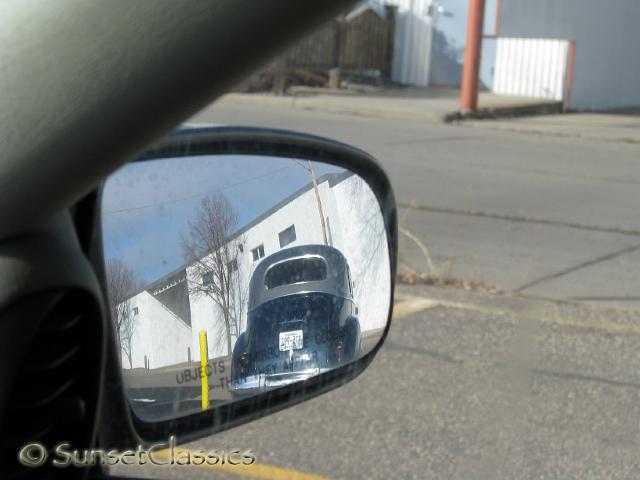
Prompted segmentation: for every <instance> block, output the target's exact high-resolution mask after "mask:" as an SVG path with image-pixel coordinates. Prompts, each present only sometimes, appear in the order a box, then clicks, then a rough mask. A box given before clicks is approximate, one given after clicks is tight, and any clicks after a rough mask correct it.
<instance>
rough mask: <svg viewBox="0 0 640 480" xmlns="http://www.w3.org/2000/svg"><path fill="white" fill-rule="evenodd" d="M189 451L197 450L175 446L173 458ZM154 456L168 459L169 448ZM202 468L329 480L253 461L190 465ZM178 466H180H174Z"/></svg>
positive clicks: (280, 479)
mask: <svg viewBox="0 0 640 480" xmlns="http://www.w3.org/2000/svg"><path fill="white" fill-rule="evenodd" d="M187 451H191V452H197V451H198V450H190V449H184V448H175V449H174V455H175V458H177V457H178V455H180V454H181V453H184V452H187ZM153 455H154V458H155V457H158V458H161V459H163V460H169V459H170V458H171V453H170V450H169V449H165V450H160V451H158V452H154V454H153ZM193 467H195V468H204V469H207V470H212V471H216V472H225V473H231V474H233V475H239V476H243V477H245V478H253V479H259V480H331V479H330V478H329V477H324V476H322V475H316V474H315V473H306V472H300V471H298V470H293V469H290V468H284V467H277V466H275V465H269V464H266V463H254V464H252V465H229V464H224V465H223V464H219V463H218V464H215V465H210V464H208V463H203V464H202V465H192V466H191V468H193ZM175 468H180V467H175Z"/></svg>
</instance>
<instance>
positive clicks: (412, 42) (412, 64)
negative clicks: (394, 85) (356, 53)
mask: <svg viewBox="0 0 640 480" xmlns="http://www.w3.org/2000/svg"><path fill="white" fill-rule="evenodd" d="M431 2H432V0H386V1H382V0H369V1H368V2H367V3H368V4H369V5H371V6H373V7H376V8H377V9H379V11H380V12H383V11H384V9H383V8H382V7H383V5H384V4H387V5H395V6H397V7H398V15H397V17H396V24H395V36H394V45H393V64H392V66H391V79H392V80H393V81H395V82H398V83H401V84H403V85H413V86H416V87H426V86H428V85H429V67H430V64H431V40H432V27H433V25H432V18H431V17H430V16H429V6H430V5H431Z"/></svg>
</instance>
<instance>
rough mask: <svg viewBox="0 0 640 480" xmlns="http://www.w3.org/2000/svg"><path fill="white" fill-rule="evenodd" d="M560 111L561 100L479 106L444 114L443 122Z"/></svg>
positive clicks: (525, 115) (549, 113)
mask: <svg viewBox="0 0 640 480" xmlns="http://www.w3.org/2000/svg"><path fill="white" fill-rule="evenodd" d="M556 113H562V102H549V103H537V104H534V105H516V106H513V107H497V108H491V107H488V108H481V109H479V110H477V111H475V112H466V113H463V112H460V111H456V112H451V113H448V114H446V115H445V116H444V118H443V121H444V122H445V123H451V122H458V121H464V120H485V119H491V120H496V119H500V118H512V117H530V116H534V115H551V114H556Z"/></svg>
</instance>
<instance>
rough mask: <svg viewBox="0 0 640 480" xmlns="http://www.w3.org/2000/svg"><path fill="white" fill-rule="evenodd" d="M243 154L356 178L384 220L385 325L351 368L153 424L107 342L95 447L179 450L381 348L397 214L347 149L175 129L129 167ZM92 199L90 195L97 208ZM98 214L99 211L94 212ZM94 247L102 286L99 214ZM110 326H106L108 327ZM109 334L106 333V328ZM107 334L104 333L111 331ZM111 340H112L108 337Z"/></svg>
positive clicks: (312, 391) (356, 153) (374, 169)
mask: <svg viewBox="0 0 640 480" xmlns="http://www.w3.org/2000/svg"><path fill="white" fill-rule="evenodd" d="M212 154H247V155H276V156H281V157H290V158H303V159H308V160H312V161H313V160H316V161H321V162H325V163H330V164H333V165H337V166H341V167H344V168H346V169H348V170H350V171H352V172H353V173H356V174H357V175H359V176H360V177H362V178H363V179H364V180H365V181H366V182H367V184H368V185H369V186H370V187H371V189H372V190H373V192H374V193H375V195H376V198H377V200H378V203H379V205H380V210H381V212H382V214H383V217H384V224H385V229H386V233H387V243H388V245H387V246H388V250H389V257H390V269H391V272H390V274H391V298H390V303H389V312H388V321H387V325H386V327H385V329H384V333H383V335H382V337H381V338H380V340H379V341H378V343H377V344H376V346H375V347H374V348H373V349H372V350H371V351H370V352H369V353H368V354H366V355H365V356H364V357H362V358H360V359H358V360H356V361H355V362H353V363H351V364H348V365H345V366H343V367H339V368H337V369H335V370H332V371H330V372H327V373H324V374H322V375H319V376H317V377H314V378H312V379H309V380H307V381H305V382H302V383H299V384H294V385H290V386H286V387H282V388H280V389H277V390H274V391H270V392H267V393H264V394H261V395H257V396H255V397H252V398H249V399H245V400H241V401H238V402H236V403H231V404H227V405H222V406H219V407H216V408H212V409H210V410H207V411H205V412H200V413H195V414H191V415H188V416H186V417H181V418H177V419H172V420H164V421H160V422H144V421H142V420H141V419H139V418H137V417H136V416H135V414H134V413H133V411H132V410H131V407H130V405H129V403H128V401H127V399H126V397H125V394H124V386H123V383H122V375H121V371H120V359H119V356H118V348H117V345H116V344H115V340H114V341H111V342H110V343H109V349H108V350H109V351H108V352H107V353H108V359H107V365H106V366H107V369H106V382H105V390H104V398H103V403H102V405H103V409H102V414H101V420H100V444H101V446H103V447H110V448H111V447H113V448H115V447H131V446H134V445H138V444H142V445H150V444H153V443H158V442H165V443H166V442H167V441H168V439H169V436H170V435H175V436H176V439H177V441H178V442H179V443H184V442H186V441H191V440H194V439H197V438H201V437H203V436H206V435H211V434H213V433H218V432H221V431H223V430H227V429H229V428H232V427H235V426H238V425H241V424H243V423H246V422H249V421H252V420H256V419H258V418H261V417H264V416H266V415H270V414H272V413H275V412H277V411H279V410H282V409H284V408H287V407H290V406H293V405H296V404H298V403H301V402H303V401H306V400H309V399H311V398H313V397H316V396H317V395H320V394H322V393H326V392H328V391H330V390H333V389H334V388H337V387H339V386H341V385H343V384H345V383H347V382H349V381H350V380H352V379H354V378H355V377H357V376H358V375H359V374H360V373H362V372H363V371H364V370H365V368H366V367H367V366H368V365H369V364H370V363H371V361H372V360H373V358H374V357H375V355H376V353H377V352H378V350H379V349H380V347H381V346H382V344H383V343H384V341H385V339H386V337H387V334H388V332H389V328H390V326H391V315H392V312H393V298H394V291H395V274H396V262H397V245H398V235H397V211H396V205H395V199H394V195H393V191H392V188H391V184H390V182H389V179H388V177H387V175H386V174H385V172H384V170H383V169H382V167H381V166H380V165H379V164H378V162H377V161H376V160H375V159H374V158H373V157H372V156H370V155H369V154H367V153H365V152H364V151H362V150H359V149H357V148H355V147H352V146H349V145H346V144H343V143H340V142H337V141H334V140H330V139H327V138H323V137H318V136H314V135H309V134H303V133H296V132H292V131H288V130H277V129H265V128H253V127H234V126H224V127H210V126H203V127H199V126H198V127H185V128H180V129H178V130H175V131H174V132H173V133H171V134H170V135H169V136H167V137H165V138H163V139H162V140H160V141H159V142H157V143H156V144H155V145H153V146H152V147H151V148H150V149H148V150H147V151H145V152H143V153H142V154H141V155H140V156H139V157H138V158H137V159H135V160H134V161H145V160H152V159H160V158H174V157H180V156H186V155H212ZM100 193H101V192H98V195H96V198H97V202H98V205H100V196H101V195H100ZM98 210H99V209H98ZM95 228H96V231H97V235H95V236H94V244H95V245H96V248H95V249H92V250H93V252H92V253H93V255H91V258H92V261H93V263H94V267H95V268H96V272H97V274H98V275H99V277H100V278H101V279H102V280H103V284H104V278H105V277H104V264H103V260H102V234H101V231H100V230H101V221H100V212H99V211H98V213H97V216H96V223H95ZM109 324H110V325H111V324H112V322H109ZM111 328H112V327H111ZM111 333H112V332H111ZM112 337H113V335H112Z"/></svg>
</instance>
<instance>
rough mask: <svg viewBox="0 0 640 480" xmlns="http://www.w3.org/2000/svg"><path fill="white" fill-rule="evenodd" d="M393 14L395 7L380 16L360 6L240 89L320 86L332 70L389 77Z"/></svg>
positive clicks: (334, 21)
mask: <svg viewBox="0 0 640 480" xmlns="http://www.w3.org/2000/svg"><path fill="white" fill-rule="evenodd" d="M395 12H396V9H395V7H387V12H386V16H385V17H383V16H380V15H379V14H378V13H377V12H376V11H374V10H372V9H370V8H366V7H363V8H360V9H358V10H355V11H354V12H352V13H350V14H349V15H346V16H344V17H339V18H336V19H333V20H331V21H330V22H328V23H326V24H324V25H323V26H322V27H320V28H319V29H317V30H316V31H314V32H313V33H312V34H310V35H309V36H307V37H305V38H304V39H302V40H301V41H300V42H298V43H297V44H296V45H294V46H293V47H291V48H290V49H289V50H288V51H287V52H286V53H284V54H283V55H282V56H281V57H280V58H279V59H278V60H276V61H275V62H274V63H272V64H271V65H269V67H267V68H266V69H265V70H263V71H261V72H257V73H256V74H254V75H253V76H252V77H251V79H249V80H247V81H246V82H244V90H249V91H251V90H266V89H270V88H274V89H276V90H282V89H284V87H285V86H286V85H290V84H296V83H297V84H308V85H321V84H324V83H326V81H327V75H328V72H329V70H331V69H333V68H340V70H341V71H343V72H347V73H351V74H358V73H364V74H372V73H375V74H379V76H381V77H386V78H389V77H390V75H391V65H392V60H393V35H394V22H395ZM278 83H279V86H278ZM247 86H248V88H247Z"/></svg>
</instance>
